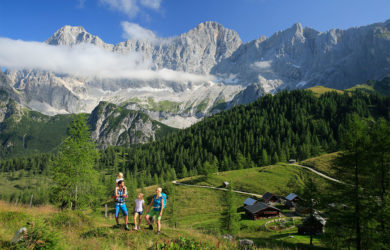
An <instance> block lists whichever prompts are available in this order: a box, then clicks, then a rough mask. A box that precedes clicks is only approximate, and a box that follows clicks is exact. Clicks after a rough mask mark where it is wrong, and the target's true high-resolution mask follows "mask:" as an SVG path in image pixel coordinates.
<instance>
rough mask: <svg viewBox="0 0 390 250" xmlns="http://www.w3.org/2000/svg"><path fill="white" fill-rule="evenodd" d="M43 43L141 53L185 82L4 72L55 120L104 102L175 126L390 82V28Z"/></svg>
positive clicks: (202, 27)
mask: <svg viewBox="0 0 390 250" xmlns="http://www.w3.org/2000/svg"><path fill="white" fill-rule="evenodd" d="M45 43H46V44H47V45H50V46H57V47H58V46H60V47H74V46H77V45H80V44H81V45H83V44H88V45H91V46H95V47H98V48H101V49H103V50H105V51H107V52H110V53H116V54H118V55H126V54H128V53H138V54H139V55H142V57H141V58H140V61H141V62H142V63H145V64H147V65H148V68H147V69H148V70H150V71H153V72H160V73H161V72H165V73H166V72H175V73H179V75H185V76H186V77H184V78H177V79H175V78H173V79H172V78H168V79H167V78H164V77H162V78H159V77H157V78H153V79H133V78H126V77H117V78H104V77H93V76H77V75H72V74H64V73H58V72H53V71H45V70H38V69H33V68H31V69H23V70H12V69H7V70H6V71H5V72H3V73H1V75H0V88H1V89H2V90H4V91H6V92H7V93H8V94H9V95H10V96H11V97H12V98H13V99H14V100H15V101H16V102H18V103H20V104H22V105H24V106H26V107H29V108H31V109H32V110H36V111H39V112H42V113H44V114H47V115H54V114H62V113H83V112H86V113H91V112H92V111H93V110H94V109H95V107H96V106H97V105H98V104H99V102H100V101H106V102H110V103H113V104H116V105H119V106H120V107H123V108H125V109H131V110H138V111H142V112H143V113H146V114H148V115H149V116H150V117H151V118H152V119H153V120H158V121H160V122H162V123H165V124H167V125H170V126H173V127H178V128H184V127H188V126H190V125H191V124H193V123H195V122H197V121H199V120H200V119H202V118H203V117H205V116H208V115H211V114H214V113H217V112H219V111H221V110H225V109H228V108H231V107H233V106H235V105H237V104H247V103H250V102H252V101H254V100H256V99H257V98H258V97H260V96H262V95H264V94H265V93H276V92H278V91H280V90H284V89H288V90H291V89H297V88H298V89H299V88H309V87H312V86H316V85H322V86H326V87H331V88H336V89H345V88H349V87H351V86H354V85H356V84H360V83H364V82H366V81H367V80H378V79H382V78H384V77H385V76H386V75H388V74H390V20H388V21H386V22H383V23H375V24H371V25H367V26H363V27H356V28H350V29H347V30H340V29H333V30H329V31H326V32H319V31H316V30H314V29H312V28H308V27H306V28H303V27H302V25H301V24H299V23H297V24H294V25H292V26H291V27H290V28H288V29H286V30H283V31H279V32H276V33H275V34H273V35H272V36H271V37H269V38H267V37H264V36H261V37H259V38H258V39H256V40H254V41H250V42H248V43H243V42H242V41H241V39H240V37H239V35H238V34H237V32H235V31H233V30H230V29H227V28H224V27H223V26H222V25H221V24H218V23H216V22H211V21H210V22H205V23H201V24H199V25H198V26H197V27H195V28H194V29H192V30H190V31H188V32H186V33H184V34H181V35H179V36H176V37H171V38H158V39H156V40H153V41H146V40H127V41H124V42H121V43H118V44H116V45H113V44H108V43H105V42H104V41H103V40H102V39H100V38H99V37H97V36H94V35H92V34H90V33H88V32H87V31H86V30H85V29H84V28H83V27H74V26H64V27H62V28H61V29H59V30H58V31H57V32H55V33H54V35H52V36H51V37H50V38H49V39H48V40H46V41H45ZM187 76H188V77H187ZM193 76H203V77H204V78H201V77H200V78H199V77H198V78H199V79H193V78H194V77H193Z"/></svg>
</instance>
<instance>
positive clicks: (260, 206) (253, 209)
mask: <svg viewBox="0 0 390 250" xmlns="http://www.w3.org/2000/svg"><path fill="white" fill-rule="evenodd" d="M267 208H272V209H274V210H277V211H279V212H280V210H279V209H277V208H276V207H273V206H269V205H267V204H265V203H264V202H257V203H255V204H254V205H251V206H246V207H244V209H245V210H247V211H248V212H250V213H252V214H255V213H257V212H260V211H262V210H265V209H267Z"/></svg>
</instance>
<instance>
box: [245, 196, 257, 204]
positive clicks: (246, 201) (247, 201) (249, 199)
mask: <svg viewBox="0 0 390 250" xmlns="http://www.w3.org/2000/svg"><path fill="white" fill-rule="evenodd" d="M256 202H257V200H255V199H252V198H247V199H246V200H245V201H244V205H247V206H251V205H253V204H255V203H256Z"/></svg>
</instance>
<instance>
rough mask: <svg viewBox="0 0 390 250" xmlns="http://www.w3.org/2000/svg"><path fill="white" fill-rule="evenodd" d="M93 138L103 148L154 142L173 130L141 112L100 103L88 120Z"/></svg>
mask: <svg viewBox="0 0 390 250" xmlns="http://www.w3.org/2000/svg"><path fill="white" fill-rule="evenodd" d="M88 124H89V125H90V126H91V131H92V138H93V139H94V140H95V141H96V143H97V144H98V145H99V147H101V148H106V147H108V146H129V145H132V144H142V143H146V142H151V141H154V140H155V139H156V138H157V137H159V136H162V135H164V134H165V133H167V132H170V131H171V130H172V129H171V128H168V127H166V126H165V125H164V124H161V123H158V122H156V121H154V120H152V119H150V117H149V116H147V115H146V114H144V113H142V112H140V111H134V110H128V109H125V108H122V107H119V106H117V105H115V104H111V103H107V102H100V103H99V105H98V106H97V107H96V108H95V109H94V110H93V111H92V114H91V115H90V117H89V119H88Z"/></svg>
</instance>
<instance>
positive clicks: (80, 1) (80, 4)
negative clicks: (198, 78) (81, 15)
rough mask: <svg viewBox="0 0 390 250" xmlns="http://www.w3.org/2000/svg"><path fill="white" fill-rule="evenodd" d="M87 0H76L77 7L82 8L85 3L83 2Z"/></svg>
mask: <svg viewBox="0 0 390 250" xmlns="http://www.w3.org/2000/svg"><path fill="white" fill-rule="evenodd" d="M86 1H87V0H77V2H78V4H77V6H76V7H77V8H79V9H82V8H84V5H85V2H86Z"/></svg>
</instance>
